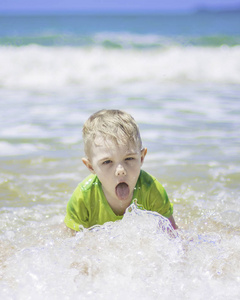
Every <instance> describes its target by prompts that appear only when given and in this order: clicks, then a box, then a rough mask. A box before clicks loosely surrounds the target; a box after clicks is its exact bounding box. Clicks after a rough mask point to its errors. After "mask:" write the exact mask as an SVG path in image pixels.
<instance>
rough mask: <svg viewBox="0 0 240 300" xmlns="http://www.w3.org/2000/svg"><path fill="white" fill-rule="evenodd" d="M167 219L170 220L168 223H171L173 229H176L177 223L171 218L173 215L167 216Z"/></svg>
mask: <svg viewBox="0 0 240 300" xmlns="http://www.w3.org/2000/svg"><path fill="white" fill-rule="evenodd" d="M168 220H169V221H170V223H171V225H172V227H173V228H174V229H178V226H177V224H176V223H175V220H174V218H173V215H171V216H170V217H168Z"/></svg>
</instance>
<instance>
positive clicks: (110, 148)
mask: <svg viewBox="0 0 240 300" xmlns="http://www.w3.org/2000/svg"><path fill="white" fill-rule="evenodd" d="M83 140H84V150H85V154H86V158H83V159H82V161H83V163H84V164H85V165H86V167H87V168H88V169H89V171H90V172H91V173H92V174H91V175H90V176H88V177H87V178H86V179H85V180H83V181H82V182H81V183H80V184H79V185H78V187H77V188H76V189H75V191H74V193H73V195H72V197H71V199H70V201H69V202H68V205H67V214H66V217H65V220H64V222H65V224H66V225H67V227H69V228H71V229H73V230H74V231H79V230H80V229H79V226H80V225H82V226H83V227H85V228H89V227H91V226H93V225H102V224H104V223H105V222H109V221H116V220H121V219H122V217H123V214H124V212H125V210H126V208H127V207H128V206H129V205H130V204H131V203H132V201H133V199H137V204H138V205H139V206H140V207H141V208H143V209H146V210H151V211H156V212H158V213H160V214H161V215H163V216H165V217H167V218H168V219H169V221H170V222H171V224H172V226H173V228H174V229H177V225H176V224H175V221H174V218H173V216H172V212H173V207H172V204H171V203H170V202H169V200H168V196H167V193H166V192H165V190H164V188H163V187H162V185H161V184H160V183H159V182H158V181H157V180H156V179H155V178H154V177H153V176H151V175H150V174H148V173H146V172H145V171H143V170H141V166H142V164H143V161H144V158H145V156H146V154H147V149H146V148H142V141H141V137H140V132H139V129H138V126H137V124H136V122H135V120H134V119H133V117H132V116H131V115H129V114H128V113H126V112H123V111H120V110H101V111H99V112H96V113H95V114H93V115H92V116H90V118H89V119H88V120H87V121H86V123H85V124H84V127H83Z"/></svg>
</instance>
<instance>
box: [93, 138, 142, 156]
mask: <svg viewBox="0 0 240 300" xmlns="http://www.w3.org/2000/svg"><path fill="white" fill-rule="evenodd" d="M91 150H92V151H91V152H92V153H91V154H92V155H94V156H98V157H100V156H109V155H113V154H114V153H116V152H121V153H123V154H128V153H129V154H130V153H138V152H139V150H140V149H138V147H137V145H136V144H135V143H133V142H129V141H126V142H125V143H124V142H120V143H119V144H118V143H117V141H114V140H112V139H103V138H101V137H96V138H95V140H94V143H93V145H92V147H91Z"/></svg>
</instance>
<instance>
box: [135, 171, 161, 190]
mask: <svg viewBox="0 0 240 300" xmlns="http://www.w3.org/2000/svg"><path fill="white" fill-rule="evenodd" d="M156 180H157V179H156V178H155V177H154V176H152V175H151V174H149V173H148V172H146V171H144V170H141V172H140V176H139V180H138V182H137V184H139V185H146V186H151V185H152V184H153V183H154V182H155V181H156Z"/></svg>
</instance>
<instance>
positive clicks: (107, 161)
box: [103, 159, 112, 165]
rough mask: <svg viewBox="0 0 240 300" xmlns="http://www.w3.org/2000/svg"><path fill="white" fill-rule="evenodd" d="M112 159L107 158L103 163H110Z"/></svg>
mask: <svg viewBox="0 0 240 300" xmlns="http://www.w3.org/2000/svg"><path fill="white" fill-rule="evenodd" d="M111 162H112V161H111V160H110V159H108V160H105V161H104V162H103V165H108V164H110V163H111Z"/></svg>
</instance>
